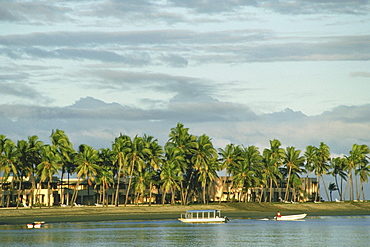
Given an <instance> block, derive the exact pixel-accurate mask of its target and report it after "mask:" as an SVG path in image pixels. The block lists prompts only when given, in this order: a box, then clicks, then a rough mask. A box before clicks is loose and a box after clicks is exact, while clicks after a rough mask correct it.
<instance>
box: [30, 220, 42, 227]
mask: <svg viewBox="0 0 370 247" xmlns="http://www.w3.org/2000/svg"><path fill="white" fill-rule="evenodd" d="M44 224H45V221H35V222H33V223H29V224H27V228H41V227H42V226H43V225H44Z"/></svg>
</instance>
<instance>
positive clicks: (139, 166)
mask: <svg viewBox="0 0 370 247" xmlns="http://www.w3.org/2000/svg"><path fill="white" fill-rule="evenodd" d="M149 154H150V149H149V148H148V147H146V145H145V143H144V141H143V138H142V137H138V136H135V138H134V139H133V140H132V142H131V149H130V151H129V152H128V153H127V163H128V166H127V167H126V169H127V174H128V185H127V191H126V198H125V206H126V205H127V202H128V198H129V193H130V189H131V183H132V179H133V175H134V172H135V170H136V171H137V172H142V171H143V170H144V169H145V167H146V163H145V156H148V155H149Z"/></svg>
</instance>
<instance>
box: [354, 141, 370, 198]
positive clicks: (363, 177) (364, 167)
mask: <svg viewBox="0 0 370 247" xmlns="http://www.w3.org/2000/svg"><path fill="white" fill-rule="evenodd" d="M362 150H363V154H364V155H363V158H362V160H361V161H360V162H359V164H358V166H357V169H356V171H355V174H356V175H359V178H360V190H361V195H362V200H364V201H365V192H364V186H363V185H364V182H368V181H369V176H370V164H369V158H368V157H367V156H366V154H369V153H370V149H369V147H368V146H366V145H362Z"/></svg>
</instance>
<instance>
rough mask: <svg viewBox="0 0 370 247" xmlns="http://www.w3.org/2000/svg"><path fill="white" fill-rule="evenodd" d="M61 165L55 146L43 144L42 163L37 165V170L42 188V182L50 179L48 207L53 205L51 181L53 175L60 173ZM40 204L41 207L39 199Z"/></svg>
mask: <svg viewBox="0 0 370 247" xmlns="http://www.w3.org/2000/svg"><path fill="white" fill-rule="evenodd" d="M60 166H61V165H60V157H59V155H58V154H57V150H56V149H55V147H54V146H50V145H43V146H41V163H40V164H38V165H37V171H38V175H39V176H40V185H39V188H40V189H41V186H42V182H45V180H46V179H47V180H48V207H50V206H51V205H50V195H51V182H52V181H53V176H54V175H55V174H57V173H58V170H59V168H60ZM39 205H40V207H41V201H39Z"/></svg>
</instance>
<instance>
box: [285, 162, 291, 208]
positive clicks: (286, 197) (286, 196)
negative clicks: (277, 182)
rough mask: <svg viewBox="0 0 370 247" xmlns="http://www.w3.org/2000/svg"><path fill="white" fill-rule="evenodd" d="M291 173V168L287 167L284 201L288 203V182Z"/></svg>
mask: <svg viewBox="0 0 370 247" xmlns="http://www.w3.org/2000/svg"><path fill="white" fill-rule="evenodd" d="M291 173H292V167H290V166H289V172H288V182H287V183H286V189H285V197H284V201H288V196H289V182H290V175H291Z"/></svg>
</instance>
